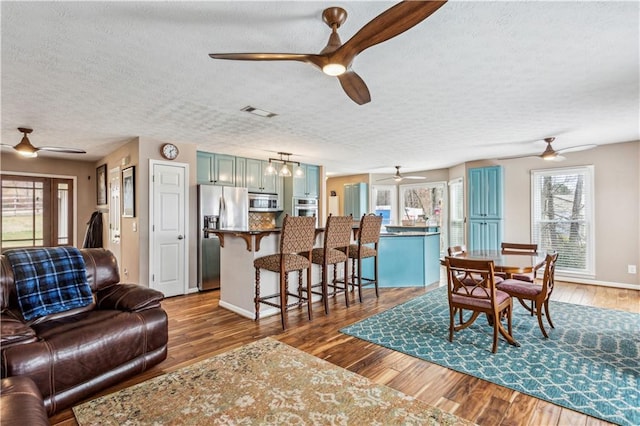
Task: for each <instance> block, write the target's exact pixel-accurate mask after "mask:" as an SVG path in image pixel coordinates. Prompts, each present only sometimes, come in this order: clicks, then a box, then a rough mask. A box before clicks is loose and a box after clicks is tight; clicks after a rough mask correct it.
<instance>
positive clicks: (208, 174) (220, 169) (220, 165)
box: [196, 151, 236, 186]
mask: <svg viewBox="0 0 640 426" xmlns="http://www.w3.org/2000/svg"><path fill="white" fill-rule="evenodd" d="M196 168H197V170H196V179H197V181H198V183H213V184H214V185H228V186H234V185H235V179H236V157H234V156H232V155H224V154H213V153H210V152H202V151H198V152H197V154H196Z"/></svg>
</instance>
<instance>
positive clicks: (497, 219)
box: [467, 166, 503, 250]
mask: <svg viewBox="0 0 640 426" xmlns="http://www.w3.org/2000/svg"><path fill="white" fill-rule="evenodd" d="M502 208H503V171H502V167H501V166H491V167H480V168H473V169H469V241H468V243H467V245H468V247H469V249H470V250H499V249H500V244H501V243H502V227H503V223H502V221H503V213H502Z"/></svg>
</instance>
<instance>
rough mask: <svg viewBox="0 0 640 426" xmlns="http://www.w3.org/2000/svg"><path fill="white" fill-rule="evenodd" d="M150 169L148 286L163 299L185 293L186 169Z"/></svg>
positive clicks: (156, 166)
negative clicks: (162, 296)
mask: <svg viewBox="0 0 640 426" xmlns="http://www.w3.org/2000/svg"><path fill="white" fill-rule="evenodd" d="M150 166H151V167H150V168H149V169H150V171H151V176H150V179H149V181H150V183H151V189H150V191H149V193H150V195H151V197H150V200H149V201H150V203H149V204H150V206H149V210H150V215H149V217H151V218H152V221H151V224H150V236H151V238H150V241H151V244H150V246H151V247H150V253H149V259H150V262H151V265H150V268H149V272H150V280H149V282H150V283H151V284H150V287H151V288H154V289H156V290H159V291H161V292H162V293H164V295H165V297H169V296H176V295H179V294H186V293H187V282H188V276H187V275H188V270H187V268H186V264H187V262H186V259H187V250H188V247H189V244H188V243H187V231H186V230H187V229H188V227H187V214H186V213H187V199H186V194H187V193H188V192H187V190H188V168H187V167H188V166H187V165H186V164H176V163H168V162H160V161H152V162H151V164H150Z"/></svg>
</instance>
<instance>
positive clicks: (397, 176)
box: [377, 166, 426, 182]
mask: <svg viewBox="0 0 640 426" xmlns="http://www.w3.org/2000/svg"><path fill="white" fill-rule="evenodd" d="M395 168H396V174H395V175H393V176H392V177H388V178H382V179H378V180H377V181H378V182H381V181H383V180H391V179H393V180H394V181H396V182H402V181H403V180H404V179H426V177H425V176H405V175H403V174H402V173H400V166H395Z"/></svg>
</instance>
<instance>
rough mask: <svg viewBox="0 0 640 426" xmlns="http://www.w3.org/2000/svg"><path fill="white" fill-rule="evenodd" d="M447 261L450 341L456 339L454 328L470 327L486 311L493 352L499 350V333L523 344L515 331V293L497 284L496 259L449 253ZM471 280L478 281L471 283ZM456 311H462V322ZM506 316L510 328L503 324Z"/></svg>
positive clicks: (509, 339) (512, 343) (515, 342)
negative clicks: (512, 315) (472, 257)
mask: <svg viewBox="0 0 640 426" xmlns="http://www.w3.org/2000/svg"><path fill="white" fill-rule="evenodd" d="M445 264H446V267H447V296H448V299H449V341H450V342H453V335H454V332H456V331H460V330H463V329H465V328H467V327H469V326H470V325H471V324H473V323H474V322H475V320H476V319H477V318H478V316H479V315H480V314H482V313H484V314H485V315H486V316H487V319H488V321H489V324H491V325H492V326H493V346H492V348H491V351H492V352H493V353H496V352H497V351H498V335H499V334H502V336H503V337H504V338H505V339H506V340H507V342H508V343H509V344H511V345H513V346H520V344H519V343H518V342H517V341H516V340H515V339H514V338H513V334H512V328H511V313H512V310H513V304H512V301H511V296H509V294H508V293H506V292H504V291H501V290H498V289H497V288H496V285H495V282H494V264H493V261H492V260H475V259H464V258H457V257H453V256H447V257H446V258H445ZM471 282H473V283H474V284H473V285H471V284H470V283H471ZM463 311H471V312H472V313H471V316H470V317H469V318H468V319H467V320H464V318H463V315H462V312H463ZM456 313H460V315H459V322H458V324H456V323H455V318H456ZM503 319H506V321H507V329H506V330H505V328H504V326H503V325H502V320H503Z"/></svg>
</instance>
